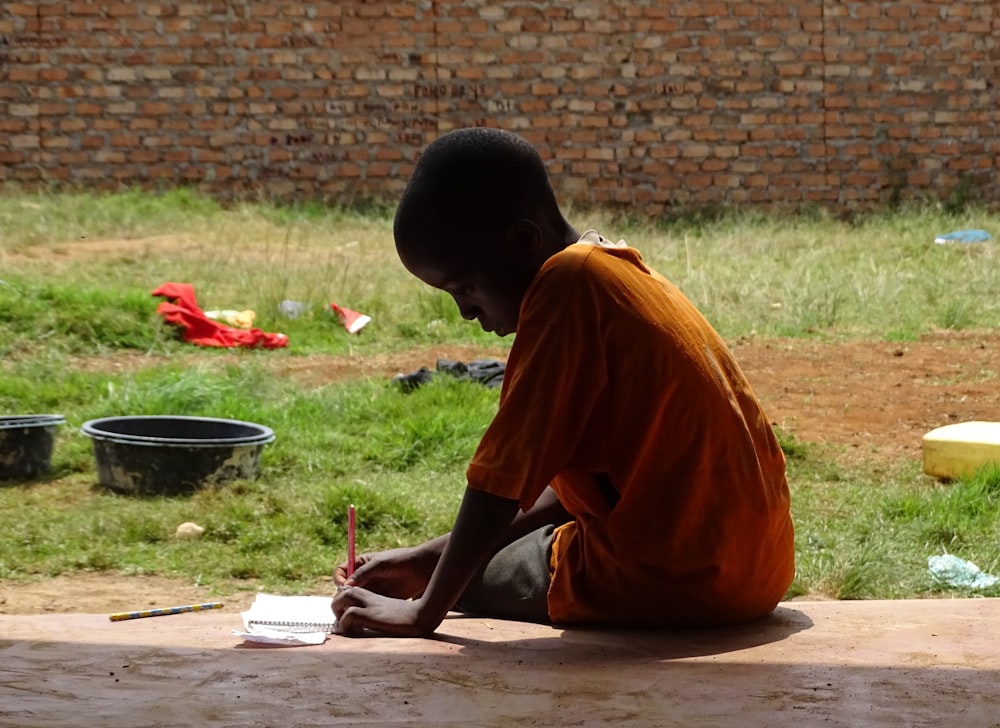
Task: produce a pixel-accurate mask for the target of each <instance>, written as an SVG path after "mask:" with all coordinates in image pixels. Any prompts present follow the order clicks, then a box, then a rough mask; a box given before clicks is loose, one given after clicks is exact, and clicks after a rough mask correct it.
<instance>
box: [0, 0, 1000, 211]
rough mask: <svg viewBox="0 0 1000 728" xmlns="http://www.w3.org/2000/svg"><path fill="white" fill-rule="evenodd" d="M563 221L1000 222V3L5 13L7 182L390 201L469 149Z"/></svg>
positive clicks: (9, 8)
mask: <svg viewBox="0 0 1000 728" xmlns="http://www.w3.org/2000/svg"><path fill="white" fill-rule="evenodd" d="M473 124H485V125H491V126H493V125H495V126H501V127H504V128H508V129H512V130H515V131H518V132H520V133H522V134H524V135H525V136H527V137H529V138H530V139H531V140H532V141H533V142H535V143H536V144H537V145H539V147H540V148H541V150H542V152H543V155H544V156H545V158H546V159H547V160H548V164H549V169H550V172H551V174H552V176H553V179H554V181H555V184H556V186H557V189H558V190H559V192H560V194H561V196H562V197H563V198H564V199H565V198H573V199H575V200H578V201H582V202H596V203H617V204H625V205H634V206H636V207H638V208H641V209H642V210H645V211H648V212H650V213H653V214H656V213H659V212H661V211H663V210H664V209H665V208H669V207H670V206H672V205H676V206H680V207H697V206H704V205H714V204H755V205H768V206H783V207H795V206H798V205H801V204H804V203H810V202H815V203H819V204H822V205H826V206H830V207H834V208H844V207H852V206H864V207H867V206H872V205H880V204H884V203H887V202H889V201H892V200H895V199H898V198H909V197H932V198H942V197H947V196H948V195H952V194H956V192H955V191H956V189H957V190H958V193H957V194H963V195H968V196H969V197H971V198H978V199H982V200H985V201H987V202H995V201H997V200H1000V161H998V159H1000V2H998V1H997V0H966V1H962V0H933V1H929V2H905V1H903V0H898V1H895V2H870V1H863V2H850V1H848V0H843V1H841V0H823V1H820V0H815V1H805V0H741V1H739V2H729V1H724V0H698V1H695V2H690V1H685V0H677V1H675V2H659V1H657V0H628V1H623V2H615V3H609V2H587V1H574V0H568V1H566V2H539V3H528V2H487V1H486V0H465V1H464V2H452V1H448V0H441V1H439V2H366V1H359V2H336V1H331V2H311V1H309V0H301V1H299V2H294V3H291V2H289V3H282V2H237V1H235V0H229V1H227V2H202V3H176V2H170V3H163V2H141V1H140V2H125V1H123V0H120V1H118V2H114V1H112V2H104V3H97V2H90V1H89V0H75V1H73V2H56V1H55V0H33V2H20V3H19V2H6V1H5V2H4V3H3V4H2V5H0V182H4V181H6V182H16V183H19V184H28V185H31V184H36V183H40V182H45V183H49V182H54V183H58V184H73V185H86V186H90V187H96V188H115V187H119V186H121V185H126V184H136V183H138V184H142V185H144V186H150V187H157V186H173V185H178V184H191V185H196V186H198V187H201V188H204V189H208V190H211V191H213V192H216V193H223V194H225V193H246V192H251V191H261V190H263V191H266V192H267V193H269V194H271V195H274V196H277V197H297V198H303V197H334V198H347V197H351V196H356V195H388V196H395V195H396V194H397V193H398V192H399V190H400V189H401V188H402V186H403V184H404V183H405V180H406V178H407V175H408V173H409V171H410V169H411V168H412V165H413V162H414V160H415V159H416V157H417V156H418V154H419V152H420V149H421V148H422V147H423V146H424V145H425V144H426V143H427V142H429V141H430V140H432V139H433V138H434V137H435V136H436V135H437V134H439V133H441V132H443V131H446V130H448V129H452V128H454V127H458V126H467V125H473Z"/></svg>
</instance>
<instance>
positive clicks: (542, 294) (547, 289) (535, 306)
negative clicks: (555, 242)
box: [467, 250, 608, 509]
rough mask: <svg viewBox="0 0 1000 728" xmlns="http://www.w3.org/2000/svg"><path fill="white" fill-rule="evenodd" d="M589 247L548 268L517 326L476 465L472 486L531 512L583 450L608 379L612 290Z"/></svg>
mask: <svg viewBox="0 0 1000 728" xmlns="http://www.w3.org/2000/svg"><path fill="white" fill-rule="evenodd" d="M590 255H591V251H590V250H586V251H584V252H582V253H576V254H574V255H569V256H564V257H563V259H561V260H560V261H559V262H558V264H557V265H552V266H549V267H543V268H542V270H541V271H540V272H539V274H538V276H536V278H535V280H534V281H533V283H532V285H531V287H530V288H529V290H528V292H527V294H526V296H525V300H524V302H523V305H522V310H521V314H520V318H519V321H518V331H517V338H516V339H515V342H514V346H513V347H512V349H511V353H510V357H509V358H508V362H507V369H506V373H505V377H504V387H503V390H502V391H501V396H500V407H499V410H498V411H497V414H496V416H495V417H494V419H493V422H492V423H491V424H490V426H489V428H488V429H487V430H486V433H485V435H484V436H483V439H482V441H481V442H480V444H479V447H478V448H477V450H476V453H475V455H474V456H473V459H472V461H471V463H470V465H469V468H468V471H467V477H468V481H469V486H470V487H472V488H474V489H477V490H482V491H486V492H488V493H492V494H494V495H498V496H501V497H505V498H511V499H515V500H517V501H518V502H519V503H520V505H521V508H522V509H527V508H529V507H531V506H532V505H533V504H534V502H535V500H536V499H537V498H538V496H539V495H540V494H541V493H542V491H543V490H544V489H545V487H546V486H547V485H548V484H549V483H550V482H551V481H552V479H553V478H554V477H555V476H556V474H557V473H559V472H560V470H562V469H563V468H564V467H565V465H566V463H567V462H568V461H569V459H570V457H571V456H572V454H573V453H574V451H575V450H576V449H577V447H578V446H579V441H580V437H581V433H582V432H583V430H584V427H585V425H586V423H587V422H588V420H589V418H590V415H591V412H592V411H593V409H594V405H595V403H596V402H597V401H598V398H599V397H600V396H601V393H602V392H603V391H604V388H605V384H606V382H607V376H608V374H607V365H606V360H605V347H604V346H603V345H602V342H601V339H602V334H601V328H602V327H601V323H602V322H601V311H602V310H604V305H603V302H602V300H601V299H602V298H606V297H607V293H606V292H605V291H604V290H603V289H602V287H601V286H600V285H599V284H598V283H597V280H596V279H595V277H594V276H593V275H592V271H590V270H589V268H588V266H586V265H585V264H586V261H587V258H588V257H589V256H590Z"/></svg>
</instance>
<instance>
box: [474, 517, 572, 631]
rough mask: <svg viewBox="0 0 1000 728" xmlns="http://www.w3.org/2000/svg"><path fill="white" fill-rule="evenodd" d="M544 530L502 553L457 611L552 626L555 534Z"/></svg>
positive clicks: (483, 571) (478, 576)
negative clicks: (551, 606)
mask: <svg viewBox="0 0 1000 728" xmlns="http://www.w3.org/2000/svg"><path fill="white" fill-rule="evenodd" d="M554 531H555V526H543V527H542V528H539V529H538V530H537V531H532V532H531V533H529V534H527V535H525V536H522V537H521V538H519V539H518V540H517V541H514V542H513V543H510V544H508V545H506V546H504V547H503V548H502V549H500V550H499V551H498V552H497V553H496V554H495V555H494V556H493V558H492V559H490V560H489V561H488V562H487V563H486V566H484V567H483V568H482V569H481V570H480V571H479V573H478V574H476V576H475V577H473V579H472V582H471V583H470V584H469V587H468V588H467V589H466V590H465V593H464V594H462V596H461V597H460V598H459V600H458V604H456V605H455V609H457V610H458V611H460V612H470V613H472V614H481V615H484V616H490V617H497V618H500V619H516V620H519V621H522V622H541V623H548V621H549V608H548V592H549V581H550V580H551V571H550V566H549V563H550V560H551V557H552V534H553V532H554Z"/></svg>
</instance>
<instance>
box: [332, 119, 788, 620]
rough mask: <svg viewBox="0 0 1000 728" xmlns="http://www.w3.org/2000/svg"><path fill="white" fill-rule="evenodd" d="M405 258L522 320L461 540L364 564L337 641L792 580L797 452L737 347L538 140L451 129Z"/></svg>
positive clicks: (570, 615)
mask: <svg viewBox="0 0 1000 728" xmlns="http://www.w3.org/2000/svg"><path fill="white" fill-rule="evenodd" d="M394 234H395V239H396V248H397V251H398V253H399V256H400V259H401V260H402V262H403V265H405V266H406V268H407V269H408V270H409V271H410V272H411V273H413V274H414V275H415V276H416V277H418V278H419V279H421V280H422V281H424V282H425V283H427V284H428V285H430V286H433V287H435V288H438V289H441V290H443V291H446V292H447V293H449V294H450V295H451V296H452V297H453V298H454V299H455V303H456V304H457V305H458V307H459V310H460V311H461V314H462V316H463V318H466V319H469V320H473V319H476V320H478V321H479V324H480V325H481V326H482V327H483V329H485V330H487V331H493V332H495V333H496V334H497V335H498V336H506V335H508V334H513V333H515V332H517V336H516V338H515V340H514V344H513V347H512V348H511V351H510V356H509V358H508V361H507V368H506V373H505V378H504V383H503V388H502V390H501V394H500V406H499V410H498V412H497V414H496V416H495V417H494V419H493V421H492V423H491V424H490V426H489V428H488V429H487V431H486V433H485V435H484V436H483V438H482V441H481V442H480V444H479V447H478V449H477V450H476V452H475V455H474V456H473V458H472V462H471V463H470V465H469V467H468V471H467V479H468V486H467V488H466V491H465V495H464V498H463V501H462V505H461V507H460V509H459V512H458V516H457V518H456V520H455V525H454V528H453V530H452V531H451V533H450V534H446V535H444V536H441V537H440V538H437V539H435V540H433V541H429V542H427V543H425V544H422V545H420V546H416V547H413V548H403V549H394V550H391V551H386V552H382V553H377V554H370V555H364V556H361V557H359V558H358V559H357V561H356V564H355V566H356V571H355V572H354V574H353V576H352V577H351V578H347V570H346V564H341V565H340V566H339V567H338V572H337V575H336V579H335V581H336V582H337V583H338V584H339V585H341V587H340V588H339V589H338V593H337V595H336V597H335V599H334V603H333V604H334V612H335V614H336V616H337V618H338V620H339V629H340V631H342V632H343V633H345V634H355V633H358V632H360V631H362V630H374V631H377V632H380V633H384V634H391V635H428V634H431V633H432V632H434V630H435V629H437V627H438V626H439V625H440V623H441V621H442V619H443V618H444V617H445V615H446V614H447V612H448V611H449V610H451V609H460V610H463V611H469V612H474V613H478V614H484V615H490V616H494V617H500V618H505V617H506V618H512V619H521V620H528V621H539V622H549V623H552V624H559V625H569V624H595V625H609V626H640V625H642V626H690V625H720V624H731V623H737V622H743V621H747V620H752V619H754V618H757V617H761V616H763V615H765V614H767V613H768V612H770V611H771V610H773V609H774V607H775V606H776V604H777V603H778V601H779V600H780V599H781V598H782V596H783V595H784V594H785V591H786V590H787V588H788V586H789V584H790V583H791V580H792V576H793V571H794V550H793V532H792V522H791V518H790V515H789V494H788V486H787V483H786V480H785V461H784V457H783V455H782V452H781V449H780V447H779V445H778V443H777V441H776V438H775V436H774V433H773V431H772V429H771V427H770V425H769V423H768V421H767V419H766V417H765V416H764V413H763V411H762V409H761V406H760V404H759V403H758V401H757V399H756V398H755V396H754V394H753V392H752V391H751V389H750V385H749V384H748V383H747V381H746V379H745V378H744V376H743V373H742V372H741V371H740V369H739V367H738V366H737V364H736V361H735V360H734V358H733V356H732V354H731V353H730V351H729V349H728V348H727V346H726V344H725V342H723V341H722V339H721V338H720V337H719V335H718V334H717V333H716V332H715V330H714V329H713V328H712V327H711V325H709V323H708V322H707V321H706V320H705V318H704V317H703V316H702V315H701V314H700V313H699V312H698V311H697V310H696V309H695V307H694V305H693V304H692V303H691V302H690V301H689V300H688V299H687V298H685V296H684V295H683V294H682V293H681V292H680V291H679V290H678V289H677V288H676V287H675V286H674V285H673V284H671V283H670V282H668V281H667V280H666V279H665V278H663V277H662V276H660V275H659V274H658V273H656V272H655V271H653V270H651V269H650V268H649V267H648V266H646V265H645V263H644V262H643V260H642V258H641V257H640V255H639V253H638V252H636V251H635V250H634V249H632V248H629V247H627V246H626V245H625V243H624V242H623V241H622V242H618V243H612V242H611V241H609V240H607V239H605V238H603V237H601V236H600V235H599V234H598V233H596V232H594V231H587V232H585V233H584V234H582V235H581V234H579V233H578V232H577V231H576V230H574V229H573V227H572V226H571V225H570V224H569V223H568V222H567V221H566V220H565V219H564V218H563V216H562V213H561V212H560V210H559V207H558V205H557V203H556V199H555V195H554V193H553V190H552V188H551V186H550V184H549V181H548V177H547V175H546V171H545V167H544V165H543V163H542V160H541V158H540V157H539V155H538V154H537V152H536V151H535V150H534V149H533V148H532V147H531V145H530V144H529V143H528V142H527V141H525V140H524V139H522V138H521V137H519V136H516V135H514V134H511V133H508V132H504V131H500V130H496V129H481V128H476V129H462V130H457V131H454V132H451V133H449V134H445V135H444V136H442V137H440V138H439V139H438V140H437V141H435V142H433V143H432V144H430V145H429V146H428V147H427V149H426V150H425V152H424V154H423V155H422V156H421V158H420V161H419V163H418V164H417V167H416V169H415V171H414V173H413V177H412V179H411V180H410V182H409V184H408V186H407V188H406V190H405V192H404V194H403V197H402V199H401V201H400V204H399V208H398V210H397V213H396V218H395V226H394Z"/></svg>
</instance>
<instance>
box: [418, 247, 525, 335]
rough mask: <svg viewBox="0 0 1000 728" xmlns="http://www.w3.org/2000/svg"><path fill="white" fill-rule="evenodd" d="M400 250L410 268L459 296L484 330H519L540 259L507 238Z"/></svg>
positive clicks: (466, 313) (459, 303)
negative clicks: (418, 249)
mask: <svg viewBox="0 0 1000 728" xmlns="http://www.w3.org/2000/svg"><path fill="white" fill-rule="evenodd" d="M399 253H400V259H401V260H402V261H403V265H404V266H406V268H407V270H409V271H410V273H412V274H413V275H415V276H416V277H417V278H419V279H420V280H422V281H423V282H424V283H426V284H428V285H429V286H433V287H434V288H437V289H440V290H442V291H444V292H445V293H448V294H449V295H450V296H451V297H452V298H453V299H455V304H456V305H457V306H458V310H459V312H460V313H461V314H462V318H464V319H466V320H469V321H471V320H474V319H475V320H478V321H479V325H480V326H482V327H483V330H484V331H492V332H493V333H495V334H496V335H497V336H507V335H508V334H512V333H514V332H515V331H517V320H518V317H519V315H520V312H521V299H523V298H524V293H525V291H527V290H528V286H529V285H530V283H531V281H532V279H533V278H534V277H535V274H536V273H537V272H538V268H539V267H540V264H541V263H540V262H538V261H536V260H535V258H534V256H532V255H530V254H529V253H528V252H527V251H522V250H520V249H519V248H517V247H516V246H511V245H509V244H507V243H505V242H491V241H478V242H474V243H470V244H467V245H465V246H457V245H450V246H439V247H438V249H437V250H433V249H430V248H426V249H424V250H421V251H403V250H400V251H399Z"/></svg>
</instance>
